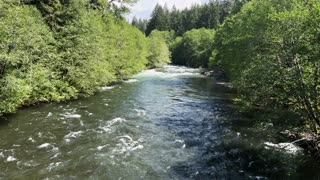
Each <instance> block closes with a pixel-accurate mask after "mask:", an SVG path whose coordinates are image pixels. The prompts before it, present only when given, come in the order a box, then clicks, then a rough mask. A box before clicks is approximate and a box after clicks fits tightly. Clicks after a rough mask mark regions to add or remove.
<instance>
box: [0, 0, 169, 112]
mask: <svg viewBox="0 0 320 180" xmlns="http://www.w3.org/2000/svg"><path fill="white" fill-rule="evenodd" d="M130 3H132V1H130V0H124V1H121V4H119V3H114V2H113V1H110V2H108V1H98V0H68V1H66V0H39V1H38V0H12V1H5V0H1V1H0V99H1V101H0V114H4V113H11V112H14V111H15V110H16V109H17V108H18V107H21V106H26V105H31V104H35V103H39V102H52V101H57V102H59V101H64V100H69V99H75V98H78V97H79V96H86V95H90V94H93V93H94V92H96V91H97V90H98V89H99V87H101V86H103V85H106V84H110V83H114V82H117V81H119V80H121V79H126V78H128V77H130V75H132V74H135V73H138V72H140V71H141V70H143V69H145V68H146V67H157V66H159V65H162V64H163V62H161V61H162V60H163V61H164V62H166V63H167V62H169V61H170V59H169V56H170V54H169V52H168V51H169V50H168V48H167V46H166V43H165V41H164V39H162V37H160V36H159V35H157V34H155V35H153V36H150V38H147V37H145V36H144V35H143V33H141V31H139V30H138V29H137V28H135V27H133V26H131V25H130V24H129V23H127V22H126V21H125V20H124V18H123V17H122V16H123V13H125V12H127V10H128V5H129V4H130ZM158 44H159V45H158ZM161 48H163V49H161Z"/></svg>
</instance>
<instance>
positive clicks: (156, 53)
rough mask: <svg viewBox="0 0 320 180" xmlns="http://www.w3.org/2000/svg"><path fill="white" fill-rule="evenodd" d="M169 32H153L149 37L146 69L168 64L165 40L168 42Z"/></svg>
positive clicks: (167, 50) (167, 49) (168, 53)
mask: <svg viewBox="0 0 320 180" xmlns="http://www.w3.org/2000/svg"><path fill="white" fill-rule="evenodd" d="M165 38H166V39H165ZM169 39H170V32H161V31H158V30H155V31H153V32H152V33H151V34H150V36H149V56H148V60H149V63H148V67H149V68H156V67H161V66H163V65H165V64H168V63H170V62H171V61H170V56H171V55H170V51H169V48H168V45H167V43H166V40H167V41H169Z"/></svg>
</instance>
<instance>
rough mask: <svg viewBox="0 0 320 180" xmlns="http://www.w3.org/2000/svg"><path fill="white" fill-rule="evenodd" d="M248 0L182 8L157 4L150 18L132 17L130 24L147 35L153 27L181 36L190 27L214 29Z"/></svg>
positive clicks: (214, 1) (224, 0)
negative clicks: (171, 31)
mask: <svg viewBox="0 0 320 180" xmlns="http://www.w3.org/2000/svg"><path fill="white" fill-rule="evenodd" d="M247 1H248V0H210V1H209V2H208V3H206V4H203V5H194V6H192V7H191V8H186V9H183V10H179V9H177V8H176V7H175V6H173V7H172V8H171V9H169V8H168V7H167V6H161V5H159V4H157V5H156V7H155V8H154V10H153V12H152V15H151V19H150V20H149V21H148V20H144V19H137V18H136V17H134V18H133V19H132V22H131V24H132V25H134V26H136V27H138V28H139V29H140V30H142V31H143V32H145V33H146V34H147V35H149V34H150V33H151V32H152V31H153V30H154V29H157V30H160V31H170V30H173V31H175V33H176V35H178V36H182V35H183V34H184V33H185V32H187V31H189V30H191V29H199V28H207V29H216V28H218V26H219V25H220V24H222V23H223V21H224V19H225V18H226V17H228V16H229V15H230V14H235V13H237V12H238V11H239V10H240V8H241V7H242V6H243V4H244V3H245V2H247Z"/></svg>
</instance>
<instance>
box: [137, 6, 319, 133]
mask: <svg viewBox="0 0 320 180" xmlns="http://www.w3.org/2000/svg"><path fill="white" fill-rule="evenodd" d="M132 24H133V25H135V26H136V27H138V28H139V29H140V30H142V31H143V32H144V33H145V34H147V35H148V34H150V32H152V31H153V30H154V29H157V30H160V31H163V32H162V34H163V37H164V38H165V39H167V44H168V46H169V47H170V51H171V52H172V62H173V63H174V64H178V65H186V66H190V67H209V68H211V69H214V70H216V71H217V70H218V71H222V72H223V73H225V74H227V77H228V79H229V80H230V82H232V84H233V86H234V87H235V88H236V89H237V91H238V92H239V98H237V99H236V101H237V102H238V103H239V104H241V105H242V107H244V109H246V110H249V109H253V108H258V109H260V107H269V108H270V107H272V108H274V109H286V110H289V111H291V112H293V113H297V114H300V116H301V117H303V119H304V120H305V123H306V127H309V129H312V130H314V131H316V127H320V95H319V94H320V51H319V49H320V41H319V39H320V34H319V32H320V2H319V1H318V0H305V1H304V0H283V1H278V0H252V1H245V0H243V1H241V0H222V1H217V0H212V1H210V2H209V3H208V4H205V5H196V6H193V7H191V8H187V9H184V10H177V9H176V8H175V7H173V8H171V9H168V8H167V7H166V6H160V5H157V6H156V7H155V9H154V10H153V14H152V17H151V19H150V21H148V22H146V21H145V20H141V19H139V20H138V19H136V18H134V19H133V21H132ZM170 34H171V35H170ZM166 37H167V38H166ZM168 37H169V38H168Z"/></svg>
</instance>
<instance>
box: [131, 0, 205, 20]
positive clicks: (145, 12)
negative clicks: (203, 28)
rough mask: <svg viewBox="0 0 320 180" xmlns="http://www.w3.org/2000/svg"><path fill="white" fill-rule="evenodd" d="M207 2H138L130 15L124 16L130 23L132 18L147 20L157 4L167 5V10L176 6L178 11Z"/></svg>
mask: <svg viewBox="0 0 320 180" xmlns="http://www.w3.org/2000/svg"><path fill="white" fill-rule="evenodd" d="M207 1H208V0H139V1H138V3H137V4H135V5H134V6H133V7H132V8H131V13H130V14H128V15H126V18H127V19H128V20H129V21H130V20H131V19H132V18H133V17H134V16H136V17H137V18H142V19H149V18H150V15H151V13H152V10H153V8H154V7H155V6H156V4H157V3H159V4H161V5H165V4H167V6H168V7H169V8H171V7H172V6H176V8H178V9H184V8H186V7H191V6H192V5H194V4H203V3H205V2H207Z"/></svg>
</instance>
